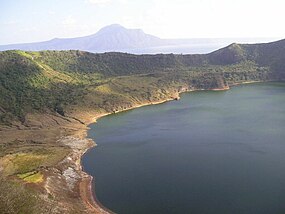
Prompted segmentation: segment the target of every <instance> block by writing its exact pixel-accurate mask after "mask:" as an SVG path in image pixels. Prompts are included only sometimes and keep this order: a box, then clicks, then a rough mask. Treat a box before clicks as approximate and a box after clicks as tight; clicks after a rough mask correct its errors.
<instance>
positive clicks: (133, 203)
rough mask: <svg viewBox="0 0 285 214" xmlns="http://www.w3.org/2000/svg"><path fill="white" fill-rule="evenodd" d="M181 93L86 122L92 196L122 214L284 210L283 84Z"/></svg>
mask: <svg viewBox="0 0 285 214" xmlns="http://www.w3.org/2000/svg"><path fill="white" fill-rule="evenodd" d="M181 97H182V98H181V99H180V100H179V101H171V102H167V103H164V104H160V105H153V106H146V107H142V108H138V109H134V110H130V111H127V112H122V113H118V114H113V115H110V116H106V117H103V118H101V119H99V121H98V123H96V124H92V125H91V126H90V128H91V129H90V131H89V133H88V135H89V137H90V138H92V139H94V140H95V141H96V143H97V144H98V146H97V147H95V148H92V149H90V150H89V151H88V152H87V153H86V155H84V156H83V159H82V161H83V166H84V169H85V171H86V172H88V173H89V174H91V175H92V176H95V178H96V196H97V198H98V200H99V201H100V202H101V203H102V204H103V205H104V206H106V207H107V208H109V209H111V210H112V211H114V212H116V213H122V214H125V213H127V214H141V213H143V214H145V213H147V214H158V213H162V214H168V213H183V214H184V213H190V214H227V213H229V214H235V213H236V214H284V213H285V83H260V84H248V85H241V86H237V87H233V88H232V89H231V90H229V91H218V92H214V91H200V92H191V93H184V94H182V96H181Z"/></svg>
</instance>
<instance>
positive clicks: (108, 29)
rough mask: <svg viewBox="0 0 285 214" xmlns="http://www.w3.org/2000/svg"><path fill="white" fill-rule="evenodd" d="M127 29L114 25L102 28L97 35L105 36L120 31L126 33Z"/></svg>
mask: <svg viewBox="0 0 285 214" xmlns="http://www.w3.org/2000/svg"><path fill="white" fill-rule="evenodd" d="M125 30H127V28H125V27H123V26H122V25H119V24H112V25H108V26H105V27H103V28H101V29H100V30H99V31H98V32H97V33H96V34H95V35H99V34H105V33H115V32H118V31H125Z"/></svg>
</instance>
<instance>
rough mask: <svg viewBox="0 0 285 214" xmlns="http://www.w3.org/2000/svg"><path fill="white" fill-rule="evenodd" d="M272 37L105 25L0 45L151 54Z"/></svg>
mask: <svg viewBox="0 0 285 214" xmlns="http://www.w3.org/2000/svg"><path fill="white" fill-rule="evenodd" d="M272 40H274V39H270V38H267V39H264V38H263V39H234V38H232V39H160V38H158V37H156V36H152V35H149V34H146V33H144V32H143V30H140V29H127V28H125V27H123V26H121V25H118V24H113V25H109V26H106V27H104V28H102V29H101V30H99V31H98V32H97V33H95V34H93V35H89V36H84V37H78V38H65V39H59V38H55V39H52V40H49V41H45V42H38V43H25V44H12V45H0V51H4V50H16V49H17V50H25V51H41V50H82V51H89V52H94V53H103V52H127V53H133V54H154V53H176V54H180V53H184V54H187V53H209V52H211V51H214V50H217V49H219V48H222V47H224V46H226V45H229V44H231V43H233V42H239V43H256V42H257V41H258V42H268V41H272Z"/></svg>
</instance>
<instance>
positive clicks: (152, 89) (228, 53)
mask: <svg viewBox="0 0 285 214" xmlns="http://www.w3.org/2000/svg"><path fill="white" fill-rule="evenodd" d="M284 44H285V41H284V40H282V41H278V42H275V43H268V44H256V45H240V44H232V45H230V46H228V47H225V48H223V49H220V50H218V51H215V52H213V53H211V54H206V55H173V54H168V55H163V54H158V55H131V54H124V53H105V54H92V53H88V52H82V51H42V52H24V51H6V52H1V53H0V77H1V78H0V81H1V82H0V83H1V84H0V88H1V93H0V121H1V122H2V123H6V124H9V123H10V121H12V120H20V121H21V122H22V123H25V121H26V120H25V115H26V114H27V113H33V112H49V113H53V112H54V113H56V112H57V113H59V114H61V115H63V116H64V115H65V113H68V114H69V115H72V114H73V113H72V112H74V111H75V109H76V110H78V108H79V107H80V108H92V109H98V110H100V111H103V112H104V111H110V110H111V109H112V110H111V111H113V110H114V109H116V106H117V104H119V106H131V105H133V104H135V103H143V102H146V101H149V102H151V101H158V100H160V99H162V98H163V97H167V96H168V95H167V90H169V89H170V90H171V91H172V93H175V92H177V91H178V89H179V88H185V87H188V88H197V89H203V88H204V89H205V88H206V89H211V88H215V87H219V85H218V84H216V83H215V82H216V81H217V79H216V77H217V76H218V77H219V78H220V79H222V81H220V82H223V83H224V85H227V84H235V83H238V82H242V81H263V80H277V79H284V62H285V60H284V59H285V57H284V56H285V54H283V53H284V52H285V45H284ZM214 77H215V78H214ZM206 80H207V81H206ZM209 80H210V81H212V82H211V83H210V82H209ZM121 81H122V83H121ZM205 83H207V84H205ZM162 89H163V90H162ZM153 94H154V95H155V96H153ZM87 98H88V99H87ZM85 104H86V105H85Z"/></svg>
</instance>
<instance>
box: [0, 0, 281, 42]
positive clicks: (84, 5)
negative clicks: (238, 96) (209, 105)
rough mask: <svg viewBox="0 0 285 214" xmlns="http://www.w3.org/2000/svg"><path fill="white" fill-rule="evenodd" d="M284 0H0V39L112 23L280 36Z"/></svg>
mask: <svg viewBox="0 0 285 214" xmlns="http://www.w3.org/2000/svg"><path fill="white" fill-rule="evenodd" d="M284 10H285V0H0V44H8V43H22V42H34V41H43V40H49V39H52V38H55V37H60V38H62V37H76V36H84V35H88V34H93V33H95V32H96V31H98V30H99V29H100V28H101V27H104V26H106V25H109V24H113V23H117V24H121V25H123V26H125V27H127V28H141V29H143V30H144V31H145V32H146V33H149V34H153V35H156V36H159V37H162V38H198V37H204V38H205V37H206V38H213V37H279V38H283V37H284V38H285V28H284V21H285V12H284Z"/></svg>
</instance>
